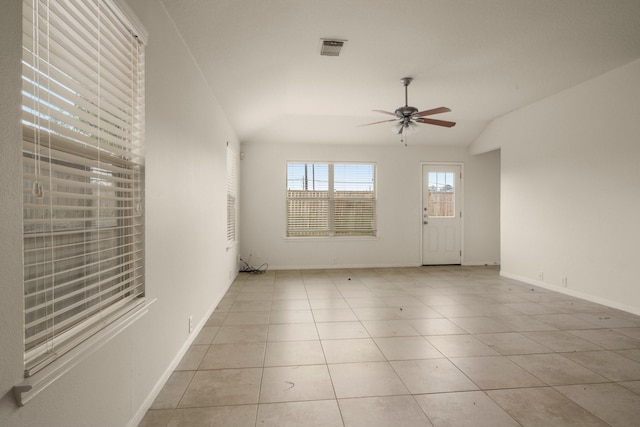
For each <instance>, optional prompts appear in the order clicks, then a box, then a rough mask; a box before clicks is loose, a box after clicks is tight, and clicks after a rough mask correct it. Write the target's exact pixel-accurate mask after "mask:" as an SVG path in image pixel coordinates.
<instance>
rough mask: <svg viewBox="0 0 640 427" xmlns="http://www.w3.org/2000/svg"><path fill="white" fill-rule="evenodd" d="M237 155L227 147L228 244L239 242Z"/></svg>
mask: <svg viewBox="0 0 640 427" xmlns="http://www.w3.org/2000/svg"><path fill="white" fill-rule="evenodd" d="M236 169H237V156H236V153H234V152H233V150H232V149H231V148H229V147H227V245H228V246H230V245H232V244H234V243H235V242H237V240H238V237H237V226H236V224H237V221H238V207H237V204H238V191H237V180H238V178H237V172H236Z"/></svg>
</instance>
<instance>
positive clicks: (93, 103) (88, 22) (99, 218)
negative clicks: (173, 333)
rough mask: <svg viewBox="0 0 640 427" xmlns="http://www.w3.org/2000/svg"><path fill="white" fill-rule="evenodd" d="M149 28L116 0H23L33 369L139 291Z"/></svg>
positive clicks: (117, 312)
mask: <svg viewBox="0 0 640 427" xmlns="http://www.w3.org/2000/svg"><path fill="white" fill-rule="evenodd" d="M142 38H144V36H143V35H142V34H141V33H140V31H139V30H138V29H135V28H134V26H133V25H132V24H131V21H129V20H128V18H127V15H126V14H125V13H123V12H122V11H121V9H119V8H118V7H117V6H116V5H115V4H114V2H113V1H112V0H82V1H73V2H58V1H46V0H25V1H24V2H23V73H22V81H23V86H22V89H23V90H22V93H23V103H22V111H23V115H22V123H23V217H24V220H23V226H24V229H23V236H24V250H23V259H24V343H25V348H24V351H25V375H26V376H31V375H33V374H34V373H36V372H38V371H39V370H41V369H42V368H43V367H45V366H47V365H48V364H49V363H50V362H52V361H54V360H56V359H57V358H59V357H61V356H62V355H64V354H65V353H67V352H68V351H69V350H71V349H73V348H75V347H77V346H78V345H79V344H80V343H82V342H85V341H86V340H87V339H88V338H89V337H91V336H92V335H94V334H96V333H97V332H98V331H101V330H102V329H104V328H105V327H106V326H107V325H110V324H112V323H113V322H114V321H115V320H117V319H119V318H122V316H123V315H125V314H126V313H128V312H130V311H131V310H132V309H133V308H135V307H137V306H139V304H140V302H141V301H143V300H142V299H141V297H142V296H143V295H144V257H143V252H144V234H143V232H144V229H143V212H142V209H143V203H144V197H143V189H144V153H143V140H144V128H143V124H144V117H143V116H144V99H143V94H144V51H143V44H142Z"/></svg>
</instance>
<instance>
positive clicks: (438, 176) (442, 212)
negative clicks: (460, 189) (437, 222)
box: [427, 172, 456, 218]
mask: <svg viewBox="0 0 640 427" xmlns="http://www.w3.org/2000/svg"><path fill="white" fill-rule="evenodd" d="M427 206H428V214H429V216H430V217H447V218H450V217H455V216H456V215H455V210H456V209H455V173H454V172H429V199H428V203H427Z"/></svg>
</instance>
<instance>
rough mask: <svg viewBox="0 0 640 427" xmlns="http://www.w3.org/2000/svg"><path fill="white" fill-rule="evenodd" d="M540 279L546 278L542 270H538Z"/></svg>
mask: <svg viewBox="0 0 640 427" xmlns="http://www.w3.org/2000/svg"><path fill="white" fill-rule="evenodd" d="M538 280H544V273H543V272H542V271H540V272H538Z"/></svg>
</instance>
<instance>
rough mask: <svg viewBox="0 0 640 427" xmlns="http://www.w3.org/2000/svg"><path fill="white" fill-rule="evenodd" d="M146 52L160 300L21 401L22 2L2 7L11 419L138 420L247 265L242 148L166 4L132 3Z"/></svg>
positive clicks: (6, 359)
mask: <svg viewBox="0 0 640 427" xmlns="http://www.w3.org/2000/svg"><path fill="white" fill-rule="evenodd" d="M130 3H131V6H132V7H133V8H134V10H135V11H136V12H137V14H138V16H139V18H140V19H141V20H142V21H143V23H144V25H145V26H146V27H147V29H148V30H149V44H148V46H147V50H146V69H147V82H146V97H147V98H146V100H147V110H146V111H147V116H146V118H147V123H146V125H147V169H146V170H147V176H146V178H147V181H146V209H145V215H146V239H147V240H146V243H147V245H146V289H147V296H148V297H149V298H156V299H157V301H156V302H155V303H154V304H152V305H151V306H150V311H149V313H147V314H146V315H145V316H144V317H143V318H142V319H140V320H138V321H137V322H136V323H134V324H133V325H132V326H130V327H129V328H128V329H126V330H125V331H124V332H123V333H121V334H120V335H118V336H117V337H116V338H114V339H113V340H112V341H110V342H109V343H108V344H107V345H105V346H104V347H102V348H101V349H100V350H98V351H97V352H96V353H94V354H93V355H91V356H90V357H89V358H88V359H86V360H84V361H83V362H81V363H80V365H78V366H76V367H75V368H74V369H73V370H72V371H70V372H68V373H67V374H65V375H64V376H63V377H62V378H60V379H59V380H57V381H56V382H55V383H54V384H52V385H51V386H49V387H48V388H46V389H45V390H44V391H43V392H41V393H40V394H39V395H37V396H36V397H35V398H34V399H33V400H31V401H30V402H28V403H27V405H26V406H24V407H22V408H18V407H17V405H16V403H15V401H14V399H13V396H12V393H11V390H12V387H13V386H14V385H15V384H17V383H19V382H20V381H21V379H22V371H23V362H22V357H23V355H22V313H21V307H22V255H21V251H22V249H21V247H22V239H21V205H20V204H21V178H20V173H21V172H20V170H21V167H20V162H21V160H20V155H21V154H20V153H21V149H20V144H21V143H20V134H21V129H20V120H19V118H20V102H21V99H20V73H21V67H20V55H21V48H20V46H21V24H20V23H21V8H22V7H21V6H22V1H21V0H6V1H4V2H3V6H2V14H0V20H1V22H0V59H2V60H1V61H0V67H1V68H0V76H1V77H0V99H2V103H0V137H1V138H2V141H1V144H0V150H1V152H0V154H1V155H0V182H1V183H2V187H1V189H2V192H1V197H2V199H1V203H0V214H1V218H2V221H0V232H1V234H0V245H1V246H0V250H1V252H0V273H1V274H0V277H1V278H2V279H1V280H2V284H1V285H0V286H1V287H0V291H1V297H0V343H1V344H0V425H2V426H45V425H46V426H65V427H70V426H109V427H111V426H125V425H128V424H129V423H135V422H136V421H138V420H139V419H140V417H141V416H142V415H143V414H144V410H145V409H146V407H147V406H148V405H149V404H150V403H151V399H152V398H153V397H154V393H155V392H157V391H158V390H159V387H161V386H162V383H163V380H164V379H166V375H167V373H168V372H169V370H170V369H171V368H172V367H173V365H175V364H176V363H177V361H178V360H179V359H178V358H179V356H180V355H181V352H182V351H184V350H185V349H186V346H187V345H188V343H189V342H190V339H192V338H193V337H194V336H195V334H191V335H189V334H188V317H189V316H190V315H193V319H194V323H195V324H196V325H202V324H203V322H204V321H206V319H207V317H208V314H209V313H210V312H211V310H212V309H213V308H214V307H215V305H216V304H217V302H218V301H219V299H220V298H221V297H222V296H223V295H224V293H225V291H226V290H227V288H228V286H229V285H230V283H231V281H232V278H233V277H234V276H235V274H236V273H237V265H236V258H237V254H236V252H237V248H233V249H231V250H229V251H227V249H226V186H225V168H226V166H225V155H226V143H227V141H229V143H230V144H231V145H232V146H233V147H234V148H235V149H236V151H239V150H238V148H239V144H238V141H237V139H236V137H235V135H234V133H233V131H232V130H231V128H230V126H229V124H228V122H227V120H226V118H225V115H224V114H223V112H222V111H221V110H220V108H219V106H218V104H217V102H216V100H215V99H214V98H213V96H212V95H211V94H210V91H209V90H208V88H207V87H206V85H205V83H204V80H203V78H202V76H201V73H200V71H199V70H198V68H197V67H196V66H195V65H194V62H193V60H192V58H191V56H190V54H189V53H188V51H186V49H185V47H184V46H183V43H182V40H181V38H180V37H179V36H178V34H177V33H176V31H175V29H174V26H173V23H172V22H171V21H170V20H169V19H168V17H167V14H166V13H165V11H164V8H163V6H162V3H161V2H156V1H154V0H136V1H131V2H130Z"/></svg>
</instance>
